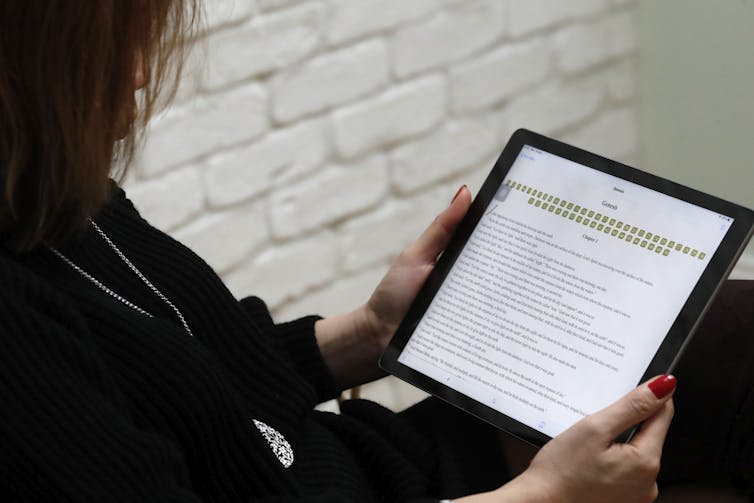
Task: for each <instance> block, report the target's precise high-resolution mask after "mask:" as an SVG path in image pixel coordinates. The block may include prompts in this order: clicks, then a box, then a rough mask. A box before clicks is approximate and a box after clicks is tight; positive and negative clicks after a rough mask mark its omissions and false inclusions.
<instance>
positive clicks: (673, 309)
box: [380, 130, 754, 445]
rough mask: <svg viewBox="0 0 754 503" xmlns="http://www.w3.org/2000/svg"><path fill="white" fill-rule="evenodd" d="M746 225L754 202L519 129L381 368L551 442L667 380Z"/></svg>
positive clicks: (744, 237)
mask: <svg viewBox="0 0 754 503" xmlns="http://www.w3.org/2000/svg"><path fill="white" fill-rule="evenodd" d="M712 169H713V168H712ZM753 230H754V213H753V212H752V211H751V210H749V209H746V208H744V207H741V206H738V205H736V204H733V203H730V202H727V201H723V200H721V199H718V198H716V197H714V196H711V195H708V194H704V193H702V192H699V191H696V190H693V189H690V188H688V187H684V186H682V185H679V184H677V183H674V182H671V181H668V180H665V179H662V178H659V177H657V176H654V175H651V174H649V173H645V172H642V171H639V170H637V169H634V168H631V167H629V166H626V165H623V164H620V163H618V162H615V161H611V160H609V159H606V158H604V157H600V156H598V155H595V154H592V153H589V152H586V151H584V150H581V149H578V148H576V147H573V146H570V145H567V144H565V143H561V142H559V141H556V140H553V139H550V138H546V137H544V136H541V135H539V134H536V133H533V132H531V131H527V130H518V131H517V132H515V133H514V134H513V136H512V137H511V139H510V142H509V143H508V145H507V146H506V147H505V149H504V150H503V152H502V154H501V155H500V157H499V158H498V160H497V162H496V164H495V166H494V168H493V169H492V172H491V173H490V175H489V176H488V177H487V179H486V181H485V182H484V185H483V186H482V188H481V190H480V191H479V194H478V195H477V197H476V198H475V200H474V202H473V203H472V205H471V208H470V209H469V212H468V214H467V215H466V217H465V219H464V220H463V221H462V223H461V224H460V226H459V228H458V229H457V231H456V233H455V235H454V236H453V238H452V240H451V243H450V244H449V246H448V247H447V249H446V250H445V252H444V253H443V254H442V256H441V257H440V259H439V261H438V263H437V265H436V267H435V268H434V270H433V271H432V273H431V274H430V276H429V278H428V279H427V281H426V282H425V284H424V286H423V287H422V289H421V291H420V293H419V294H418V296H417V298H416V299H415V300H414V302H413V304H412V306H411V307H410V309H409V311H408V313H407V315H406V317H405V318H404V320H403V322H402V323H401V325H400V326H399V328H398V329H397V332H396V333H395V335H394V337H393V339H392V340H391V342H390V344H389V345H388V347H387V349H386V351H385V353H384V354H383V356H382V358H381V361H380V364H381V366H382V367H383V368H384V369H385V370H387V371H388V372H390V373H392V374H394V375H396V376H397V377H399V378H401V379H403V380H405V381H407V382H409V383H411V384H413V385H415V386H417V387H419V388H422V389H423V390H425V391H427V392H429V393H431V394H433V395H435V396H437V397H440V398H442V399H444V400H446V401H448V402H450V403H451V404H453V405H456V406H458V407H460V408H462V409H464V410H466V411H468V412H469V413H471V414H474V415H476V416H478V417H479V418H481V419H483V420H486V421H487V422H489V423H491V424H493V425H495V426H497V427H499V428H501V429H504V430H507V431H508V432H510V433H512V434H514V435H516V436H518V437H520V438H522V439H524V440H526V441H528V442H530V443H533V444H535V445H543V444H544V443H545V442H547V441H548V440H549V439H550V438H552V437H554V436H556V435H558V434H559V433H561V432H562V431H564V430H565V429H567V428H568V427H570V426H571V425H572V424H574V423H575V422H577V421H578V420H579V419H581V418H582V417H584V416H585V415H587V414H591V413H593V412H595V411H597V410H599V409H601V408H603V407H605V406H607V405H609V404H610V403H612V402H614V401H615V400H616V399H618V398H620V397H621V396H622V395H623V394H625V393H626V392H628V391H629V390H631V389H633V388H634V387H635V386H636V385H637V384H639V383H640V382H642V381H643V380H646V379H648V378H649V377H651V376H653V375H655V374H662V373H665V372H670V371H672V369H673V367H674V365H675V363H676V362H677V361H678V359H679V357H680V355H681V353H682V351H683V348H684V346H685V345H686V343H687V342H688V341H689V339H690V337H691V335H692V334H693V332H694V330H695V328H696V327H697V325H698V323H699V321H700V319H701V318H702V316H703V315H704V313H705V311H706V310H707V308H708V307H709V305H710V303H711V301H712V299H713V297H714V296H715V294H716V293H717V291H718V289H719V288H720V286H721V284H722V282H723V281H724V280H725V278H726V277H727V275H728V274H729V272H730V270H731V269H732V267H733V266H734V264H735V262H736V260H737V259H738V257H739V255H740V254H741V252H742V251H743V249H744V247H745V245H746V243H747V242H748V240H749V239H750V238H751V236H752V231H753Z"/></svg>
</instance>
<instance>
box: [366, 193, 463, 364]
mask: <svg viewBox="0 0 754 503" xmlns="http://www.w3.org/2000/svg"><path fill="white" fill-rule="evenodd" d="M470 205H471V192H470V191H469V189H468V187H467V186H466V185H463V186H461V188H460V189H458V192H457V193H456V195H455V196H454V197H453V200H452V201H451V203H450V206H448V207H447V208H446V209H445V210H444V211H443V212H442V213H440V214H439V215H437V217H436V218H435V219H434V221H433V222H432V223H431V224H430V225H429V227H427V228H426V229H425V230H424V232H423V233H422V235H421V236H419V238H418V239H417V240H416V241H414V242H413V243H411V245H409V246H408V248H406V249H405V250H403V252H402V253H401V254H400V255H399V256H398V258H397V259H396V260H395V262H393V264H392V265H391V266H390V269H389V270H388V272H387V274H385V276H384V277H383V278H382V281H380V283H379V285H377V288H376V289H375V290H374V293H372V296H371V297H370V298H369V301H368V302H367V304H366V306H365V307H366V315H367V320H368V321H369V323H370V326H371V327H373V330H371V331H370V333H372V334H373V337H374V338H375V342H377V345H378V347H379V349H380V352H381V351H382V350H383V349H384V348H385V346H387V343H388V342H389V341H390V338H391V337H392V336H393V334H394V333H395V331H396V329H397V328H398V325H399V324H400V322H401V320H402V319H403V317H404V316H405V315H406V312H407V311H408V308H409V306H410V305H411V302H413V300H414V298H415V297H416V295H417V294H418V293H419V289H420V288H421V287H422V285H423V284H424V281H425V280H426V279H427V276H428V275H429V273H430V272H431V271H432V269H433V268H434V267H435V263H437V259H438V258H439V257H440V254H441V253H442V252H443V250H445V247H446V246H447V245H448V242H449V241H450V238H451V237H452V236H453V233H454V232H455V230H456V228H457V227H458V224H459V223H460V222H461V220H462V219H463V217H464V216H465V215H466V212H467V211H468V209H469V206H470Z"/></svg>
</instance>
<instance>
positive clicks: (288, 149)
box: [203, 120, 331, 207]
mask: <svg viewBox="0 0 754 503" xmlns="http://www.w3.org/2000/svg"><path fill="white" fill-rule="evenodd" d="M330 150H331V148H330V143H329V139H328V137H327V134H326V130H325V125H324V121H323V120H314V121H307V122H300V123H298V124H296V125H294V126H291V127H289V128H286V129H280V130H277V131H273V132H271V133H269V134H268V135H267V136H265V137H264V138H262V139H261V140H259V141H258V142H255V143H253V144H251V145H249V146H246V147H242V148H238V149H235V150H230V151H226V152H222V153H220V154H217V155H215V156H213V157H211V158H210V159H208V160H207V162H206V165H207V167H206V168H205V170H204V171H203V181H204V184H205V186H206V189H207V198H208V201H209V203H210V205H211V206H215V207H217V206H226V205H229V204H235V203H238V202H240V201H244V200H246V199H250V198H253V197H255V196H257V195H259V194H261V193H264V192H266V191H268V190H269V189H270V188H271V187H273V185H275V184H279V185H285V184H288V183H290V182H292V181H295V180H298V179H299V178H301V177H303V176H306V175H307V174H308V173H310V172H311V171H313V170H314V169H316V168H318V167H319V166H321V165H322V163H323V162H324V160H325V159H326V158H327V157H328V155H329V153H330Z"/></svg>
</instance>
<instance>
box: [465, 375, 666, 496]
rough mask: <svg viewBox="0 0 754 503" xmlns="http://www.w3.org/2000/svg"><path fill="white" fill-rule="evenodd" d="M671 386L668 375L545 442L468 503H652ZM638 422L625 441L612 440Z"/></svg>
mask: <svg viewBox="0 0 754 503" xmlns="http://www.w3.org/2000/svg"><path fill="white" fill-rule="evenodd" d="M675 384H676V381H675V378H674V377H673V376H659V377H656V378H654V379H653V380H651V381H649V382H648V383H644V384H642V385H641V386H639V387H638V388H636V389H635V390H633V391H631V392H630V393H628V394H626V395H625V396H624V397H623V398H621V399H620V400H618V401H617V402H615V403H614V404H612V405H610V406H608V407H606V408H605V409H602V410H601V411H599V412H597V413H595V414H592V415H590V416H587V417H585V418H584V419H582V420H581V421H579V422H578V423H576V424H575V425H573V426H572V427H571V428H569V429H568V430H566V431H564V432H563V433H561V434H560V435H558V436H557V437H555V438H554V439H552V440H551V441H550V442H548V443H547V444H546V445H545V446H544V447H543V448H542V449H541V450H540V451H539V453H537V455H536V456H535V457H534V459H533V460H532V462H531V464H530V465H529V468H528V469H527V470H526V471H524V472H523V473H522V474H521V475H520V476H519V477H517V478H515V479H513V480H512V481H511V482H509V483H508V484H506V485H504V486H503V487H501V488H500V489H498V490H497V491H493V492H491V493H486V494H484V495H475V496H471V497H469V503H471V502H473V501H480V502H481V501H489V502H499V503H505V502H532V503H534V502H537V503H556V502H557V503H598V502H599V503H602V502H610V503H623V502H625V503H643V502H651V501H654V500H655V499H656V498H657V494H658V492H657V483H656V479H657V474H658V472H659V469H660V458H661V457H662V446H663V443H664V442H665V435H666V434H667V431H668V428H669V427H670V421H671V420H672V418H673V402H672V399H671V397H672V394H673V391H674V390H675ZM639 423H642V425H641V428H640V430H639V431H638V432H637V433H636V434H635V435H634V436H633V438H632V439H631V441H630V442H627V443H617V442H614V440H615V438H616V437H618V436H619V435H620V434H621V433H623V432H624V431H626V430H627V429H629V428H631V427H632V426H634V425H636V424H639ZM465 500H466V498H461V499H460V500H456V501H458V503H461V502H462V501H465Z"/></svg>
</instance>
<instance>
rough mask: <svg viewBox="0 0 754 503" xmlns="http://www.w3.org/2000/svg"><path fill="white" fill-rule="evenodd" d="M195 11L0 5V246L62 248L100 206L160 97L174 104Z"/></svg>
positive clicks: (161, 2) (36, 1) (165, 2)
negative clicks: (47, 244)
mask: <svg viewBox="0 0 754 503" xmlns="http://www.w3.org/2000/svg"><path fill="white" fill-rule="evenodd" d="M196 2H197V0H96V1H92V0H3V1H2V2H0V240H2V242H3V243H4V244H5V245H6V246H7V247H9V248H10V249H12V250H15V251H24V250H29V249H31V248H33V247H34V246H36V245H38V244H40V243H42V242H50V243H54V242H56V241H59V240H61V239H64V238H65V237H67V236H69V235H71V234H72V233H73V232H75V231H76V230H77V229H79V228H81V227H82V226H83V225H84V224H85V223H86V220H87V217H89V216H91V215H92V214H94V213H95V212H96V211H97V209H98V208H99V207H100V206H101V205H102V203H103V202H105V200H106V198H107V195H108V193H109V182H108V176H109V174H110V172H111V168H112V166H113V165H114V163H116V162H117V164H118V165H119V166H126V165H127V164H128V161H130V160H131V157H132V155H133V152H134V147H135V142H136V130H137V128H138V125H139V124H141V123H143V122H146V120H147V119H148V118H149V116H150V114H151V113H152V111H153V110H154V109H155V107H157V106H158V104H159V102H158V99H159V98H160V97H162V98H164V99H166V100H165V101H167V100H169V98H171V97H172V95H173V94H174V91H175V86H176V84H177V79H178V76H179V74H180V69H181V66H182V61H183V55H184V48H185V47H186V45H185V44H186V43H187V41H188V39H189V38H190V37H191V35H192V33H193V30H194V29H195V27H196V21H197V8H196V7H197V6H196ZM139 80H141V83H142V84H145V86H144V89H142V90H141V91H140V92H139V93H138V94H139V96H138V101H139V103H138V108H137V103H136V101H135V100H136V99H137V97H135V93H136V90H137V87H140V86H139V84H140V82H139ZM137 109H138V114H137V113H136V112H135V111H136V110H137Z"/></svg>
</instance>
